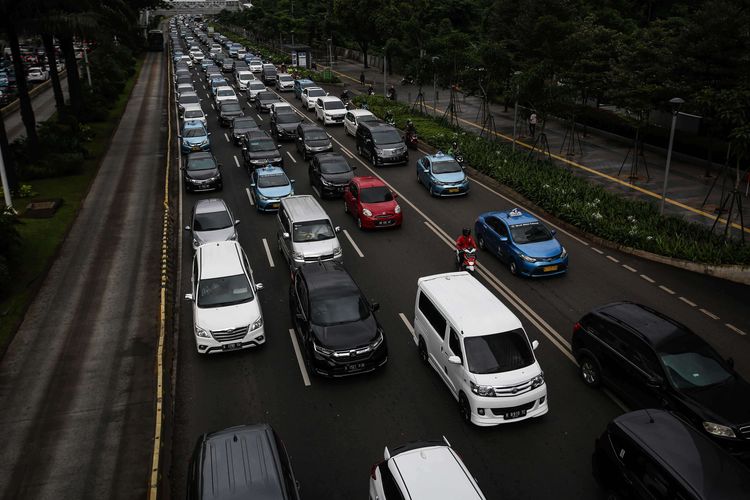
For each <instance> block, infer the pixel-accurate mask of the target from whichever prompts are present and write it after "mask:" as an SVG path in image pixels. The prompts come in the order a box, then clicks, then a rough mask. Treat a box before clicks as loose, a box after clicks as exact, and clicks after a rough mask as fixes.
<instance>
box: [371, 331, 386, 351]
mask: <svg viewBox="0 0 750 500" xmlns="http://www.w3.org/2000/svg"><path fill="white" fill-rule="evenodd" d="M383 338H384V337H383V330H378V337H377V338H376V339H375V340H373V341H372V342H371V343H370V349H372V350H375V349H377V348H378V347H380V344H382V343H383Z"/></svg>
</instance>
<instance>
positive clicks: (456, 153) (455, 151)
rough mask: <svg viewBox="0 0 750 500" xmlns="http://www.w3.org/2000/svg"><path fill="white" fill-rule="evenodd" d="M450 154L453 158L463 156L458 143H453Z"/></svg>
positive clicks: (449, 150)
mask: <svg viewBox="0 0 750 500" xmlns="http://www.w3.org/2000/svg"><path fill="white" fill-rule="evenodd" d="M448 154H449V155H451V156H461V151H460V150H459V149H458V143H457V142H456V141H453V143H451V147H450V148H448Z"/></svg>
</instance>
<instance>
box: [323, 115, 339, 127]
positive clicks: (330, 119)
mask: <svg viewBox="0 0 750 500" xmlns="http://www.w3.org/2000/svg"><path fill="white" fill-rule="evenodd" d="M343 123H344V115H341V116H326V115H323V125H342V124H343Z"/></svg>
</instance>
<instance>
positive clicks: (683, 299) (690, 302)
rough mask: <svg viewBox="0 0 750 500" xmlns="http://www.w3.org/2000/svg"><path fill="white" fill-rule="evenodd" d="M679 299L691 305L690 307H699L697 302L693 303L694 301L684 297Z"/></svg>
mask: <svg viewBox="0 0 750 500" xmlns="http://www.w3.org/2000/svg"><path fill="white" fill-rule="evenodd" d="M679 298H680V300H681V301H683V302H684V303H685V304H687V305H689V306H690V307H696V306H697V305H698V304H696V303H695V302H693V301H692V300H689V299H686V298H685V297H683V296H682V295H680V297H679Z"/></svg>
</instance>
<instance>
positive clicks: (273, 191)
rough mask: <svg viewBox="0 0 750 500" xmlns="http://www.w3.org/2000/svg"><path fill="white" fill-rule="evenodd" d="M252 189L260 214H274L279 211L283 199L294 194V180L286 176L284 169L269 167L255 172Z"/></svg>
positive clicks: (251, 181) (257, 169)
mask: <svg viewBox="0 0 750 500" xmlns="http://www.w3.org/2000/svg"><path fill="white" fill-rule="evenodd" d="M250 189H252V191H253V198H255V207H256V208H257V209H258V211H259V212H274V211H276V210H278V209H279V203H281V199H282V198H286V197H287V196H292V195H293V194H294V180H290V179H289V177H287V176H286V173H285V172H284V169H283V168H281V167H274V166H272V165H268V166H266V167H262V168H256V169H255V170H253V173H252V174H251V176H250Z"/></svg>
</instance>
